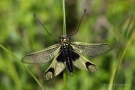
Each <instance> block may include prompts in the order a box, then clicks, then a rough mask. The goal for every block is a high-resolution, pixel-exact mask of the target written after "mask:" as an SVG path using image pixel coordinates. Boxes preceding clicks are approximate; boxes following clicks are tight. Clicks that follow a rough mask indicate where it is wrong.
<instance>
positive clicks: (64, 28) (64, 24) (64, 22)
mask: <svg viewBox="0 0 135 90" xmlns="http://www.w3.org/2000/svg"><path fill="white" fill-rule="evenodd" d="M62 4H63V35H66V13H65V0H63V3H62Z"/></svg>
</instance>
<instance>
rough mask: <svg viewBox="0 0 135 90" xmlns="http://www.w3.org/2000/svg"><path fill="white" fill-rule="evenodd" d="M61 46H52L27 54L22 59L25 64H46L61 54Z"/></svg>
mask: <svg viewBox="0 0 135 90" xmlns="http://www.w3.org/2000/svg"><path fill="white" fill-rule="evenodd" d="M59 47H60V44H55V45H52V46H50V47H48V48H46V49H44V50H41V51H38V52H34V53H30V54H27V55H26V56H24V57H23V58H22V60H21V61H22V62H23V63H45V62H47V61H49V60H51V59H52V58H53V57H54V55H55V54H56V53H58V52H59Z"/></svg>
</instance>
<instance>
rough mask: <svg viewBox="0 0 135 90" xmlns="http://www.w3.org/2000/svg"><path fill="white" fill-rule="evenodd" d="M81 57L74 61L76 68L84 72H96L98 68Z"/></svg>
mask: <svg viewBox="0 0 135 90" xmlns="http://www.w3.org/2000/svg"><path fill="white" fill-rule="evenodd" d="M79 56H80V57H79V58H78V59H76V60H74V61H73V64H74V66H76V67H77V68H79V69H82V70H88V71H91V72H96V71H97V67H96V65H95V64H94V63H92V62H90V61H89V60H88V59H86V58H85V57H83V56H82V55H79Z"/></svg>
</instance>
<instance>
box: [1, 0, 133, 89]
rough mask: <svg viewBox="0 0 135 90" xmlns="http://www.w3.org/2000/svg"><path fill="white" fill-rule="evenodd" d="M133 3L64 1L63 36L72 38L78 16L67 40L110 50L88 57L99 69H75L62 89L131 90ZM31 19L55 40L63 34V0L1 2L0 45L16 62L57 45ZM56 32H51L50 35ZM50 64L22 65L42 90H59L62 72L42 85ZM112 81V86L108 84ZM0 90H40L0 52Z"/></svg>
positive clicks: (115, 0) (26, 74) (129, 0)
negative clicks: (103, 46)
mask: <svg viewBox="0 0 135 90" xmlns="http://www.w3.org/2000/svg"><path fill="white" fill-rule="evenodd" d="M134 4H135V0H66V14H67V17H66V20H67V34H71V33H73V32H74V31H75V30H76V29H77V27H78V23H79V20H80V18H81V16H82V14H83V9H84V8H86V9H87V12H86V15H85V17H84V18H83V21H82V23H81V26H80V29H79V32H78V33H77V34H76V35H74V36H73V37H71V39H72V41H79V42H89V43H99V42H104V43H108V44H111V45H113V46H114V49H113V50H112V51H110V52H108V53H106V54H103V55H101V56H98V57H87V56H86V57H87V58H89V60H90V61H92V62H93V63H95V64H96V65H97V67H98V69H99V71H98V72H96V73H91V72H87V71H83V70H79V69H76V68H75V71H74V76H73V77H71V76H70V75H69V74H68V73H67V90H90V89H91V90H109V87H111V84H112V90H134V88H135V86H134V85H135V65H134V63H135V55H134V54H135V42H134V41H135V10H134V9H135V5H134ZM33 14H36V17H37V18H38V19H39V20H40V21H41V22H42V23H43V24H44V25H45V27H46V28H47V30H48V31H49V32H50V33H51V34H53V35H55V36H61V35H62V28H63V15H62V0H38V1H37V0H0V44H1V45H3V46H4V47H5V48H6V49H8V50H9V51H11V52H12V53H13V54H14V55H15V56H16V57H18V58H19V59H20V60H21V58H22V57H23V56H24V55H26V54H28V53H31V52H35V51H39V50H42V49H44V48H46V47H48V46H50V45H53V44H55V43H59V39H58V38H54V37H52V36H50V35H48V34H47V32H46V31H45V30H44V28H43V27H42V26H41V25H40V24H39V23H38V22H37V21H36V20H35V19H34V17H33ZM54 32H55V33H54ZM50 63H51V62H48V63H45V64H41V65H33V64H29V65H28V64H26V66H27V67H28V68H29V69H30V71H31V72H32V73H33V74H34V75H35V76H36V77H37V78H38V79H39V81H40V83H42V85H43V86H44V89H45V90H62V89H63V79H62V73H61V74H60V75H58V76H57V77H55V78H53V79H51V80H49V81H45V80H44V79H43V77H42V76H43V74H44V72H45V70H46V69H47V68H48V66H49V65H50ZM113 81H114V83H113ZM0 90H41V88H40V86H39V85H38V84H37V82H36V81H35V80H34V79H33V77H32V76H31V75H30V74H29V73H28V72H27V70H26V69H25V68H24V67H23V65H22V64H20V63H18V62H17V61H16V60H15V59H14V58H13V57H12V56H10V55H9V54H8V53H7V52H5V51H4V50H3V49H2V48H1V47H0Z"/></svg>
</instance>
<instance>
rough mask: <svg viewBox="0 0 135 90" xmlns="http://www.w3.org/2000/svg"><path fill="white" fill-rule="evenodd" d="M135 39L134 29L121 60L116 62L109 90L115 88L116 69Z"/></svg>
mask: <svg viewBox="0 0 135 90" xmlns="http://www.w3.org/2000/svg"><path fill="white" fill-rule="evenodd" d="M134 39H135V30H134V32H133V34H132V36H131V38H130V39H129V41H128V43H127V45H126V47H125V49H124V51H123V53H122V55H121V57H120V59H119V61H118V63H117V64H116V66H115V68H114V70H113V74H112V76H111V80H110V84H109V87H108V90H112V89H113V84H114V78H115V75H116V71H117V70H118V68H119V66H120V64H121V63H122V60H123V58H124V56H125V54H126V51H127V49H128V48H129V47H130V45H131V43H132V41H133V40H134Z"/></svg>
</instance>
